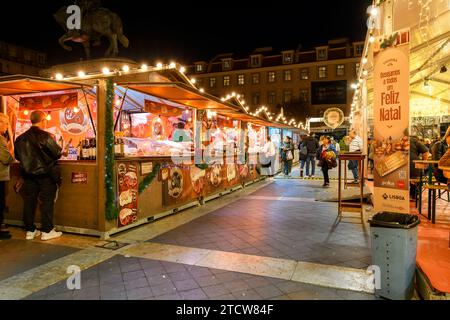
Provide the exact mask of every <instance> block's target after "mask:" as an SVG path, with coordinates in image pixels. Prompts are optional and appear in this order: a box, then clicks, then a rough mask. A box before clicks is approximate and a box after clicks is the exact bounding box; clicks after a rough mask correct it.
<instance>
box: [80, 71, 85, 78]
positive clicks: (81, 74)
mask: <svg viewBox="0 0 450 320" xmlns="http://www.w3.org/2000/svg"><path fill="white" fill-rule="evenodd" d="M78 77H80V78H84V77H86V73H85V72H84V71H81V70H80V71H78Z"/></svg>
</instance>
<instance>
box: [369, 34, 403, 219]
mask: <svg viewBox="0 0 450 320" xmlns="http://www.w3.org/2000/svg"><path fill="white" fill-rule="evenodd" d="M388 39H389V40H391V41H387V40H382V39H380V41H379V42H377V43H376V45H375V46H374V111H373V112H374V140H375V156H374V166H375V170H374V186H375V192H374V198H375V201H374V207H375V211H376V212H381V211H389V212H398V213H409V31H405V32H402V33H397V35H396V36H393V37H389V38H388ZM392 40H393V41H392Z"/></svg>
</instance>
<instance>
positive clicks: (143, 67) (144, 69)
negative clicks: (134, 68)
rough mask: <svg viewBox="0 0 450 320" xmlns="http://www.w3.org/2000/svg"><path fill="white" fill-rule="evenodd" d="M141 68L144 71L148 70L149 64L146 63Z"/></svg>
mask: <svg viewBox="0 0 450 320" xmlns="http://www.w3.org/2000/svg"><path fill="white" fill-rule="evenodd" d="M141 69H142V70H143V71H147V69H148V66H147V65H146V64H145V63H144V64H143V65H142V66H141Z"/></svg>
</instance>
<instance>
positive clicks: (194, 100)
mask: <svg viewBox="0 0 450 320" xmlns="http://www.w3.org/2000/svg"><path fill="white" fill-rule="evenodd" d="M118 85H119V86H122V87H125V88H129V89H131V90H135V91H138V92H142V93H146V94H149V95H152V96H155V97H158V98H161V99H165V100H170V101H173V102H177V103H180V104H183V105H186V106H190V107H194V108H196V109H204V110H205V109H208V110H212V111H216V112H217V113H219V114H222V115H224V116H227V117H230V118H233V119H236V120H241V121H246V122H252V123H254V124H259V125H262V126H270V127H283V128H284V127H287V126H286V125H281V124H278V123H275V122H271V121H267V120H265V119H262V118H259V117H255V116H252V115H249V114H246V113H244V112H242V110H240V109H239V107H238V106H234V105H232V104H230V103H227V102H223V101H220V99H218V98H217V97H215V96H212V95H210V94H207V93H204V92H200V91H199V90H197V89H196V88H193V87H191V86H188V85H186V84H184V83H180V82H158V83H155V82H153V83H119V84H118Z"/></svg>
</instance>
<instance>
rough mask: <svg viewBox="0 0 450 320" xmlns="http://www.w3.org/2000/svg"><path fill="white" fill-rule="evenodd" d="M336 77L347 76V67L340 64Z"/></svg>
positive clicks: (337, 67)
mask: <svg viewBox="0 0 450 320" xmlns="http://www.w3.org/2000/svg"><path fill="white" fill-rule="evenodd" d="M336 75H337V76H345V65H343V64H338V65H337V66H336Z"/></svg>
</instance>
